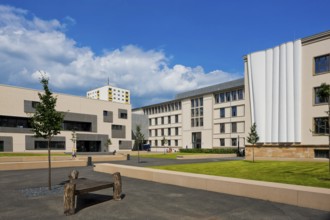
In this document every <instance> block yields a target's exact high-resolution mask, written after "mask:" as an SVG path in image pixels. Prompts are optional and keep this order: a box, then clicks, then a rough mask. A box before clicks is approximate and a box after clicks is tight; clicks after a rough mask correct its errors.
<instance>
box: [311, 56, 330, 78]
mask: <svg viewBox="0 0 330 220" xmlns="http://www.w3.org/2000/svg"><path fill="white" fill-rule="evenodd" d="M314 62H315V74H321V73H325V72H330V54H327V55H323V56H319V57H315V58H314Z"/></svg>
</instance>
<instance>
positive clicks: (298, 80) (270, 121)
mask: <svg viewBox="0 0 330 220" xmlns="http://www.w3.org/2000/svg"><path fill="white" fill-rule="evenodd" d="M322 83H327V84H330V31H327V32H323V33H320V34H316V35H313V36H310V37H306V38H302V39H299V40H296V41H294V42H288V43H284V44H282V45H280V46H277V47H274V48H271V49H268V50H264V51H258V52H255V53H251V54H249V55H247V56H246V57H245V87H246V88H248V90H247V91H248V96H249V102H248V103H247V105H248V108H249V109H250V110H251V122H252V123H254V122H255V123H256V124H257V131H258V134H259V136H260V140H259V142H260V143H259V147H258V148H257V149H256V151H255V157H259V158H269V157H271V158H295V159H299V158H301V159H306V158H309V159H311V158H317V157H321V158H325V157H329V155H328V147H327V146H328V136H327V135H326V134H329V124H328V115H327V111H328V103H327V102H326V101H325V100H322V99H320V98H319V97H318V96H317V89H318V87H319V86H320V85H321V84H322ZM247 156H248V157H249V156H251V153H250V150H249V149H247Z"/></svg>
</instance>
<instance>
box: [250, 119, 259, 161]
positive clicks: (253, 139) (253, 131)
mask: <svg viewBox="0 0 330 220" xmlns="http://www.w3.org/2000/svg"><path fill="white" fill-rule="evenodd" d="M258 141H259V136H258V133H257V125H256V123H255V122H254V123H253V125H252V126H251V129H250V133H249V136H248V137H247V142H248V143H250V144H252V161H253V162H254V145H255V144H256V143H257V142H258Z"/></svg>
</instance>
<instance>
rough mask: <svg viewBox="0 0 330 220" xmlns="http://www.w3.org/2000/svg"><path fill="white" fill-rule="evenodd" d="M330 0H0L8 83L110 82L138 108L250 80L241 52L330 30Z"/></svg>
mask: <svg viewBox="0 0 330 220" xmlns="http://www.w3.org/2000/svg"><path fill="white" fill-rule="evenodd" d="M329 8H330V1H328V0H313V1H310V0H309V1H307V0H300V1H296V0H290V1H288V0H286V1H282V0H276V1H275V0H274V1H253V0H252V1H243V0H233V1H228V0H227V1H222V0H93V1H92V0H88V1H87V0H79V1H78V0H53V1H47V2H46V1H44V0H24V1H22V0H10V1H9V0H8V1H6V0H0V60H1V62H0V83H1V84H9V85H14V86H22V87H28V88H37V89H40V88H41V86H40V84H39V83H38V77H39V73H38V70H42V71H45V72H47V74H48V75H49V76H50V83H51V86H52V89H53V91H55V92H61V93H68V94H74V95H80V96H84V95H85V92H86V91H87V90H89V89H93V88H96V87H100V86H103V85H105V84H106V83H107V79H108V77H109V78H110V83H111V84H113V85H114V86H118V87H123V88H126V89H130V90H131V96H132V104H133V107H139V106H143V105H148V104H152V103H157V102H162V101H165V100H169V99H172V98H173V97H174V95H175V94H176V93H179V92H183V91H188V90H192V89H196V88H200V87H204V86H208V85H212V84H217V83H220V82H224V81H228V80H232V79H236V78H240V77H243V72H244V67H243V58H242V57H243V56H244V55H246V54H248V53H252V52H255V51H258V50H264V49H267V48H270V47H274V46H276V45H279V44H281V43H284V42H287V41H291V40H295V39H298V38H302V37H306V36H309V35H313V34H316V33H319V32H322V31H326V30H330V19H329Z"/></svg>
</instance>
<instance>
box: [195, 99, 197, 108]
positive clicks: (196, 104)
mask: <svg viewBox="0 0 330 220" xmlns="http://www.w3.org/2000/svg"><path fill="white" fill-rule="evenodd" d="M195 106H196V107H198V99H195Z"/></svg>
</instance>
